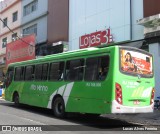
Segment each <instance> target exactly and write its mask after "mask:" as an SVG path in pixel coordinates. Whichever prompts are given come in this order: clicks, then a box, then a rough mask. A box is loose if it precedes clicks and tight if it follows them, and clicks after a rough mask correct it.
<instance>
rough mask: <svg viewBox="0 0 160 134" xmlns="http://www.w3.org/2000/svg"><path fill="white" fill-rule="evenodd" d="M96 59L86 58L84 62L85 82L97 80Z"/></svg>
mask: <svg viewBox="0 0 160 134" xmlns="http://www.w3.org/2000/svg"><path fill="white" fill-rule="evenodd" d="M97 70H98V58H97V57H96V58H88V59H87V60H86V70H85V77H84V79H85V80H86V81H94V80H97Z"/></svg>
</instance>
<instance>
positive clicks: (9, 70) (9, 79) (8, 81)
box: [5, 67, 14, 88]
mask: <svg viewBox="0 0 160 134" xmlns="http://www.w3.org/2000/svg"><path fill="white" fill-rule="evenodd" d="M13 72H14V68H13V67H9V68H8V72H7V75H6V76H7V78H6V82H5V84H6V88H7V87H8V86H9V85H10V84H11V82H12V79H13Z"/></svg>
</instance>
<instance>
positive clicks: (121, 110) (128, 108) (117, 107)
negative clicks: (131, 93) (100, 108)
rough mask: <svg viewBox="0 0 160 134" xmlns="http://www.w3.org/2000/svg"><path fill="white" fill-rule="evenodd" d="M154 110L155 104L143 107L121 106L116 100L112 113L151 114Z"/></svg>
mask: <svg viewBox="0 0 160 134" xmlns="http://www.w3.org/2000/svg"><path fill="white" fill-rule="evenodd" d="M153 110H154V104H152V105H149V106H143V107H131V106H123V105H120V104H119V103H118V102H117V101H116V100H114V101H113V102H112V112H111V113H151V112H153Z"/></svg>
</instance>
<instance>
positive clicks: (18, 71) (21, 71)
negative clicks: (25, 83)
mask: <svg viewBox="0 0 160 134" xmlns="http://www.w3.org/2000/svg"><path fill="white" fill-rule="evenodd" d="M23 75H24V67H17V68H16V69H15V76H14V80H15V81H22V80H23Z"/></svg>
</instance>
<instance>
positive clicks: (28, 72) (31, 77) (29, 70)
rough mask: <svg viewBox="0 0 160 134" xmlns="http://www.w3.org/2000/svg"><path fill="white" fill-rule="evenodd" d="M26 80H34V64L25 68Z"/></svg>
mask: <svg viewBox="0 0 160 134" xmlns="http://www.w3.org/2000/svg"><path fill="white" fill-rule="evenodd" d="M25 80H26V81H31V80H34V66H27V67H26V70H25Z"/></svg>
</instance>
